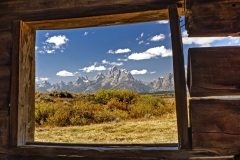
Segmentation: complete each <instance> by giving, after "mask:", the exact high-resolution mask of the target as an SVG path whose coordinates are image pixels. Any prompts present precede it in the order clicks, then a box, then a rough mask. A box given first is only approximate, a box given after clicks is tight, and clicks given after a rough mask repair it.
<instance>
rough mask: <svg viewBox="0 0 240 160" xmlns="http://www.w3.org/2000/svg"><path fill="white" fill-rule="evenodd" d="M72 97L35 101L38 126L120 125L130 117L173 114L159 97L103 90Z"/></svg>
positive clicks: (44, 95)
mask: <svg viewBox="0 0 240 160" xmlns="http://www.w3.org/2000/svg"><path fill="white" fill-rule="evenodd" d="M51 93H54V94H55V93H57V92H51ZM46 94H49V93H46ZM46 94H44V93H41V94H39V93H36V97H37V98H38V99H41V97H46ZM70 94H71V95H72V96H71V97H73V98H70V97H68V98H67V97H59V96H52V95H50V94H49V96H50V98H51V97H52V98H54V99H53V101H51V102H46V101H40V102H36V110H35V116H36V118H35V121H36V124H37V125H51V126H70V125H71V126H74V125H88V124H93V123H103V122H110V121H116V122H118V121H121V120H126V119H131V118H149V117H154V116H162V115H163V114H166V113H172V112H173V111H174V107H173V106H171V105H166V103H165V101H164V100H163V99H162V98H160V97H157V96H151V95H140V94H138V93H136V92H133V91H128V90H116V89H114V90H105V89H100V90H99V91H97V92H95V93H94V94H89V93H88V94H87V93H86V94H85V93H70ZM56 95H57V94H56ZM62 98H64V99H62Z"/></svg>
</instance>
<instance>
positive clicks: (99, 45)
mask: <svg viewBox="0 0 240 160" xmlns="http://www.w3.org/2000/svg"><path fill="white" fill-rule="evenodd" d="M181 23H184V21H182V22H181ZM181 25H183V24H181ZM181 29H182V37H183V48H184V57H185V61H186V58H187V51H188V48H193V47H214V46H240V38H239V37H211V38H206V37H202V38H188V37H187V36H188V35H187V32H186V30H185V29H184V27H182V28H181ZM35 54H36V82H37V83H41V82H42V81H44V80H47V81H49V82H51V83H56V82H60V81H64V82H69V81H74V80H75V79H76V78H77V76H84V75H87V76H88V77H89V78H93V77H94V76H95V75H96V74H97V73H98V72H102V73H106V72H107V71H108V69H109V68H111V67H112V66H114V65H115V66H117V67H118V68H119V69H121V68H125V69H127V70H129V71H130V72H131V73H132V74H133V76H134V78H136V79H140V80H142V81H146V82H147V81H151V80H153V79H156V78H158V77H162V76H164V74H166V73H169V72H173V71H172V47H171V37H170V27H169V21H166V20H165V21H155V22H148V23H138V24H131V25H117V26H109V27H92V28H79V29H68V30H39V31H37V38H36V46H35ZM185 63H186V62H185Z"/></svg>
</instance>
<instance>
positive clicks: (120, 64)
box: [102, 59, 123, 66]
mask: <svg viewBox="0 0 240 160" xmlns="http://www.w3.org/2000/svg"><path fill="white" fill-rule="evenodd" d="M102 64H109V65H112V66H122V65H123V63H122V62H119V63H117V62H109V61H107V60H106V59H104V60H102Z"/></svg>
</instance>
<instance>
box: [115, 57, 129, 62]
mask: <svg viewBox="0 0 240 160" xmlns="http://www.w3.org/2000/svg"><path fill="white" fill-rule="evenodd" d="M117 61H124V62H126V61H128V59H127V58H126V59H121V58H118V59H117Z"/></svg>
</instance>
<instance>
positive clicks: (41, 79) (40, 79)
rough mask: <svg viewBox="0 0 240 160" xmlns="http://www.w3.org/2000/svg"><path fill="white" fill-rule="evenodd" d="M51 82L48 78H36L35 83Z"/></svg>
mask: <svg viewBox="0 0 240 160" xmlns="http://www.w3.org/2000/svg"><path fill="white" fill-rule="evenodd" d="M48 80H49V78H47V77H36V78H35V81H36V82H39V81H48Z"/></svg>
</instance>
